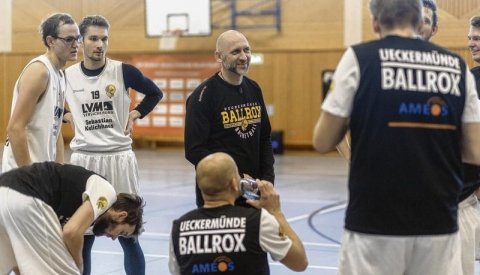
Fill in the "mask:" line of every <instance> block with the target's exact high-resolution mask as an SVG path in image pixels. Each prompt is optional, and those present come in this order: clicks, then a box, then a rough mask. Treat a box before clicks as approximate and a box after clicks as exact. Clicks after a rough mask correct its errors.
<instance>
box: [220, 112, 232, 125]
mask: <svg viewBox="0 0 480 275" xmlns="http://www.w3.org/2000/svg"><path fill="white" fill-rule="evenodd" d="M220 114H221V115H222V120H223V124H227V123H230V119H229V118H228V113H227V112H221V113H220Z"/></svg>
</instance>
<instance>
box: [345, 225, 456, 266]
mask: <svg viewBox="0 0 480 275" xmlns="http://www.w3.org/2000/svg"><path fill="white" fill-rule="evenodd" d="M338 274H340V275H365V274H382V275H383V274H388V275H438V274H442V275H459V274H463V273H462V265H461V260H460V237H459V234H458V233H454V234H446V235H432V236H408V237H406V236H384V235H371V234H362V233H356V232H352V231H349V230H344V232H343V236H342V247H341V249H340V258H339V265H338Z"/></svg>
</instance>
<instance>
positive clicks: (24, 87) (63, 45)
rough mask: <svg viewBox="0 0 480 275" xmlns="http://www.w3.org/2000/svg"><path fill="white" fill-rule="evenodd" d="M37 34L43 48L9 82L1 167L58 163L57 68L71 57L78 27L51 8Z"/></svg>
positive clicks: (60, 86)
mask: <svg viewBox="0 0 480 275" xmlns="http://www.w3.org/2000/svg"><path fill="white" fill-rule="evenodd" d="M40 34H41V35H42V39H43V44H45V46H46V47H47V52H46V53H45V54H43V55H40V56H38V57H36V58H34V59H33V60H31V61H30V62H29V63H28V64H27V66H26V67H25V68H24V69H23V72H22V73H21V75H20V77H19V78H18V80H17V82H16V84H15V88H14V91H13V100H12V109H11V115H10V120H9V122H8V126H7V140H6V143H5V148H4V150H3V160H2V163H3V166H2V172H6V171H8V170H11V169H13V168H16V167H20V166H25V165H30V164H32V163H33V162H40V161H56V162H60V163H62V162H63V146H64V144H63V137H62V133H61V123H62V116H63V109H64V106H63V105H64V101H65V96H64V94H65V86H66V85H65V76H64V74H63V72H62V70H61V69H62V67H64V66H65V64H66V63H67V61H75V60H76V59H77V53H78V45H79V41H80V31H79V30H78V26H77V24H76V23H75V21H74V20H73V18H72V17H71V16H70V15H69V14H65V13H56V14H52V15H51V16H50V17H48V18H47V19H46V20H44V21H43V22H42V23H41V25H40Z"/></svg>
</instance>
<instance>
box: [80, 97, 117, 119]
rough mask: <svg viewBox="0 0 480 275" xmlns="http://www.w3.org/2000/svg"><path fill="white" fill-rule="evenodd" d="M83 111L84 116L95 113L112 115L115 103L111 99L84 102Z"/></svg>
mask: <svg viewBox="0 0 480 275" xmlns="http://www.w3.org/2000/svg"><path fill="white" fill-rule="evenodd" d="M82 113H83V116H84V117H87V116H95V115H111V114H113V104H112V102H111V101H100V102H91V103H83V104H82Z"/></svg>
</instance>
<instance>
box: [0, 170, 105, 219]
mask: <svg viewBox="0 0 480 275" xmlns="http://www.w3.org/2000/svg"><path fill="white" fill-rule="evenodd" d="M92 175H96V174H95V173H94V172H92V171H89V170H87V169H85V168H83V167H80V166H75V165H69V164H64V165H62V164H59V163H55V162H38V163H33V164H32V165H30V166H23V167H20V168H17V169H13V170H10V171H8V172H6V173H4V174H2V175H0V186H5V187H9V188H11V189H13V190H15V191H18V192H20V193H22V194H25V195H27V196H32V197H35V198H37V199H40V200H42V201H44V202H45V203H46V204H48V205H50V206H51V207H52V208H53V210H54V211H55V213H56V214H57V216H58V217H59V220H60V224H61V225H62V226H63V225H64V223H65V222H67V220H68V219H69V218H70V217H71V216H72V215H73V213H75V211H76V210H77V209H78V208H79V207H80V206H81V205H82V203H83V200H82V194H83V192H85V189H86V183H87V180H88V178H90V176H92Z"/></svg>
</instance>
